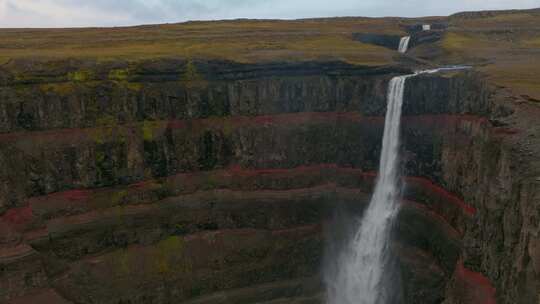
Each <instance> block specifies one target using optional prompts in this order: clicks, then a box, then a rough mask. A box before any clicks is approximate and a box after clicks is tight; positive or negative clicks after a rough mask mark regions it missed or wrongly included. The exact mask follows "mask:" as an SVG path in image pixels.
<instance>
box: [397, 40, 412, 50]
mask: <svg viewBox="0 0 540 304" xmlns="http://www.w3.org/2000/svg"><path fill="white" fill-rule="evenodd" d="M409 41H411V36H405V37H402V38H401V40H400V41H399V47H398V52H400V53H406V52H407V50H408V49H409Z"/></svg>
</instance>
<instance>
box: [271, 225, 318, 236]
mask: <svg viewBox="0 0 540 304" xmlns="http://www.w3.org/2000/svg"><path fill="white" fill-rule="evenodd" d="M320 231H322V225H320V224H315V225H306V226H301V227H295V228H290V229H282V230H274V231H272V235H273V236H292V235H294V236H297V237H298V236H305V235H310V234H313V233H316V232H320Z"/></svg>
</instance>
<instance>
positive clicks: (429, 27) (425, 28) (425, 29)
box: [422, 24, 431, 31]
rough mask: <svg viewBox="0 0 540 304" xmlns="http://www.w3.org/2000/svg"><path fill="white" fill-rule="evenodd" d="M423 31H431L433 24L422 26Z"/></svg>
mask: <svg viewBox="0 0 540 304" xmlns="http://www.w3.org/2000/svg"><path fill="white" fill-rule="evenodd" d="M422 30H423V31H431V24H423V25H422Z"/></svg>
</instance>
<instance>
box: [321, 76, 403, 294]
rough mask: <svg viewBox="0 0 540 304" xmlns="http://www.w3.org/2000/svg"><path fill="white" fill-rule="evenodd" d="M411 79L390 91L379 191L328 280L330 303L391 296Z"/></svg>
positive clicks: (396, 81) (395, 82) (396, 82)
mask: <svg viewBox="0 0 540 304" xmlns="http://www.w3.org/2000/svg"><path fill="white" fill-rule="evenodd" d="M411 76H413V75H407V76H399V77H395V78H393V79H392V80H391V81H390V85H389V90H388V109H387V112H386V121H385V126H384V135H383V143H382V151H381V159H380V163H379V176H378V177H377V183H376V185H375V191H374V193H373V197H372V198H371V202H370V203H369V207H368V209H367V210H366V211H365V213H364V216H363V219H362V220H361V222H359V223H358V226H359V228H357V230H356V231H355V233H354V237H353V239H352V240H351V241H350V243H349V244H348V245H347V247H346V248H345V249H344V250H343V251H342V253H341V256H339V257H338V261H337V263H338V264H337V271H335V273H334V274H333V275H330V277H328V276H327V277H326V284H327V286H328V293H327V297H328V298H327V303H328V304H383V303H388V301H389V297H390V293H389V292H388V290H386V288H387V287H388V286H383V285H386V284H384V282H385V280H386V279H385V278H384V276H385V270H386V266H387V265H388V263H389V261H390V260H389V248H388V246H389V245H388V244H389V243H390V242H389V238H390V231H391V227H392V223H393V219H394V217H395V215H396V213H397V210H398V200H399V189H398V148H399V132H400V122H401V106H402V104H403V92H404V89H405V81H406V79H407V78H408V77H411Z"/></svg>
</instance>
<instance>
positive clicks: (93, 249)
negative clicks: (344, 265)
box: [0, 10, 540, 304]
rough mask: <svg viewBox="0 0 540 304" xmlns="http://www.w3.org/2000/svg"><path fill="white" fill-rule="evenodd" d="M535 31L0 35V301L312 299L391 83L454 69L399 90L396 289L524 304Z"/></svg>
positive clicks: (409, 296)
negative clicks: (403, 44) (403, 42)
mask: <svg viewBox="0 0 540 304" xmlns="http://www.w3.org/2000/svg"><path fill="white" fill-rule="evenodd" d="M539 20H540V11H539V10H531V11H504V12H476V13H461V14H457V15H453V16H450V17H432V18H423V19H401V18H381V19H369V18H343V19H339V18H337V19H314V20H303V21H245V20H238V21H221V22H207V23H206V22H201V23H197V22H195V23H186V24H176V25H173V24H171V25H156V26H142V27H134V28H118V29H57V30H22V29H21V30H7V29H6V30H0V48H1V49H2V51H1V52H0V53H2V54H0V143H1V144H0V303H13V304H17V303H21V304H24V303H53V304H54V303H85V304H86V303H111V304H112V303H114V304H120V303H131V304H135V303H141V304H142V303H145V304H146V303H189V304H195V303H201V304H202V303H205V304H218V303H238V304H240V303H268V304H270V303H271V304H276V303H297V304H307V303H324V300H325V286H324V285H325V284H324V281H323V278H322V277H323V276H322V273H323V271H324V269H325V267H328V266H329V265H330V264H331V263H332V261H333V260H334V257H335V256H336V252H339V251H340V248H342V247H343V243H344V242H345V239H346V236H347V235H348V234H349V232H350V230H351V227H352V225H353V223H354V219H355V218H356V217H358V216H361V215H362V214H364V211H365V209H366V207H367V206H368V203H369V201H370V199H371V195H372V193H373V188H374V185H375V181H376V176H377V170H378V165H379V158H380V155H381V149H382V147H381V140H382V137H383V130H384V124H385V118H384V116H385V113H386V107H387V98H386V97H387V93H388V84H389V82H390V81H391V79H392V78H393V77H396V76H399V75H406V74H411V73H413V72H414V71H416V70H418V69H427V68H433V67H436V66H443V65H453V64H464V65H470V66H471V67H472V68H471V69H467V70H455V71H454V70H451V71H441V72H440V73H433V74H422V75H417V76H416V77H412V78H409V79H407V85H406V87H405V90H404V92H403V93H404V96H403V113H402V119H401V145H400V151H401V161H400V164H401V168H400V171H401V173H402V176H403V179H402V184H403V186H402V198H401V199H400V209H399V213H398V214H397V215H396V223H395V225H394V231H393V232H392V235H391V239H390V241H389V242H390V243H389V244H388V247H389V248H390V249H391V251H392V252H393V253H394V254H395V257H396V260H395V265H396V269H397V270H398V273H397V274H396V279H397V280H399V281H400V286H401V287H400V290H399V291H396V293H399V298H400V302H402V303H429V304H430V303H444V304H453V303H455V304H469V303H471V304H472V303H483V304H491V303H523V304H529V303H530V304H537V303H538V302H539V301H540V234H539V233H540V225H539V223H540V156H539V155H540V154H539V151H540V126H539V125H538V123H537V121H538V117H540V104H539V100H540V82H539V80H538V77H536V75H537V74H536V72H535V71H540V68H539V67H538V65H537V64H534V63H533V64H531V58H539V57H540V51H539V49H538V48H537V47H536V46H537V43H538V41H537V37H538V34H539V33H540V28H538V26H537V24H538V21H539ZM426 24H429V25H430V28H429V29H428V30H424V29H425V27H424V26H423V25H426ZM248 29H249V30H248ZM224 33H227V34H224ZM314 33H315V34H314ZM124 35H125V36H124ZM407 35H410V41H409V50H408V51H407V52H406V53H404V54H400V53H399V52H398V46H399V43H400V38H401V37H404V36H407ZM20 37H22V38H24V39H22V40H20V39H19V38H20ZM127 37H130V38H127ZM132 37H136V38H132ZM254 37H255V38H254ZM299 37H300V38H301V39H299ZM535 37H536V38H535ZM79 39H83V40H85V41H83V42H81V41H80V40H79ZM130 39H133V40H130ZM254 39H256V40H257V41H253V40H254ZM177 40H178V41H180V42H175V41H177ZM21 41H22V42H21ZM51 41H54V43H53V42H51ZM185 41H187V42H185ZM296 41H303V42H304V43H305V45H304V44H303V45H300V44H297V42H296ZM328 42H331V44H332V47H328V46H326V45H328ZM176 43H178V44H179V45H177V44H176ZM183 43H186V45H187V46H186V45H183ZM57 44H61V45H62V47H59V46H58V45H57ZM492 44H493V45H496V46H498V48H493V47H492V46H493V45H492ZM516 44H519V45H520V48H515V45H516ZM149 45H150V46H151V47H150V46H149ZM246 45H249V47H245V46H246ZM98 46H100V47H98ZM101 46H102V47H101ZM98 48H99V50H98ZM187 49H189V50H190V51H189V52H187V51H186V52H183V51H182V50H187ZM314 49H315V50H316V52H315V51H313V50H314ZM33 52H34V53H33ZM169 52H170V53H169Z"/></svg>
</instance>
